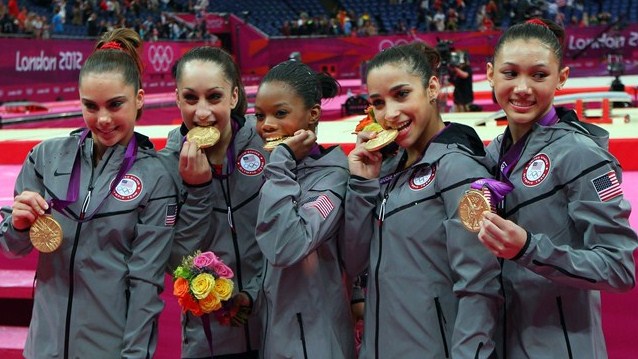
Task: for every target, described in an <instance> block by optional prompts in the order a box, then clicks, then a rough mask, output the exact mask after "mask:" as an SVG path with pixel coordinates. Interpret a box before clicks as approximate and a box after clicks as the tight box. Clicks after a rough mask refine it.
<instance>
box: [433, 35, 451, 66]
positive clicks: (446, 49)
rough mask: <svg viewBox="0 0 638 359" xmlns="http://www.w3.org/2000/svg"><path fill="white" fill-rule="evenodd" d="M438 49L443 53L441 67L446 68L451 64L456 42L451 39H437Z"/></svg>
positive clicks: (440, 53)
mask: <svg viewBox="0 0 638 359" xmlns="http://www.w3.org/2000/svg"><path fill="white" fill-rule="evenodd" d="M436 51H438V52H439V55H441V68H443V69H445V68H447V67H448V65H449V64H450V60H451V56H452V52H453V51H454V44H453V43H452V41H450V40H441V39H438V38H437V39H436Z"/></svg>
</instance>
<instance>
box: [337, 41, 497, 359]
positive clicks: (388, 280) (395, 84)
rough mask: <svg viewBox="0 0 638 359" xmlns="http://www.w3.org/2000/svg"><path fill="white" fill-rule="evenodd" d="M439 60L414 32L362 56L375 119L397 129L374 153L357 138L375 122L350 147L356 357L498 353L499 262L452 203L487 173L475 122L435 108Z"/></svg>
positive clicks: (349, 256)
mask: <svg viewBox="0 0 638 359" xmlns="http://www.w3.org/2000/svg"><path fill="white" fill-rule="evenodd" d="M439 64H440V56H439V54H438V52H437V51H436V50H435V49H433V48H431V47H429V46H428V45H426V44H424V43H421V42H414V43H412V44H409V45H399V46H395V47H391V48H388V49H385V50H384V51H383V52H380V53H379V54H377V55H376V56H375V57H374V58H373V59H372V60H371V61H370V62H368V65H367V70H368V75H367V87H368V93H369V101H370V103H371V104H372V106H373V109H374V116H375V118H376V121H378V124H379V125H381V126H382V127H383V128H384V129H387V130H390V131H392V130H396V131H398V135H397V136H396V138H395V140H394V145H390V146H395V147H394V148H390V150H387V151H385V150H386V149H387V147H386V148H384V149H383V150H382V151H383V152H380V151H369V150H367V149H366V147H365V146H366V143H367V141H368V140H370V139H371V138H372V136H373V135H372V133H373V132H361V133H360V134H359V136H358V138H357V145H356V147H355V149H353V150H352V151H351V152H350V154H349V155H348V161H349V167H350V179H349V182H348V191H347V193H346V200H345V202H344V203H345V236H344V240H343V244H344V252H343V253H344V257H345V258H344V265H345V266H346V268H347V272H348V273H349V274H351V275H352V274H355V275H356V274H359V273H363V272H364V271H365V270H368V269H369V271H368V287H367V288H368V291H367V297H366V305H365V319H364V322H365V323H364V326H365V328H364V332H363V336H364V340H363V346H362V348H361V353H360V354H361V358H364V359H367V358H393V359H394V358H445V357H448V358H491V357H494V356H495V348H496V347H495V343H494V340H493V338H492V336H493V335H494V331H495V327H496V322H497V316H498V312H499V310H500V305H501V303H502V297H501V295H500V285H499V282H498V276H499V274H500V266H499V263H498V261H497V259H496V258H495V257H494V256H493V255H492V254H491V253H490V252H489V251H487V250H486V249H485V248H483V247H482V246H481V244H480V243H479V242H478V240H477V239H476V233H473V232H470V231H468V230H466V229H465V227H464V226H463V225H462V222H461V218H459V214H458V213H457V212H458V210H457V208H458V206H459V201H460V200H461V198H462V196H463V195H464V194H465V193H466V191H468V190H469V189H470V185H471V183H472V181H475V180H479V179H483V178H485V177H488V176H489V172H488V171H487V169H486V168H484V167H483V166H482V165H481V164H480V163H479V161H481V160H482V156H483V155H484V154H485V152H484V149H483V143H482V142H481V139H480V138H479V137H478V135H477V134H476V132H475V131H474V130H473V129H472V128H471V127H468V126H465V125H460V124H450V123H444V122H443V120H442V119H441V115H440V114H439V112H438V106H437V101H436V99H437V96H438V95H439V92H440V90H441V85H440V83H439V79H438V77H437V76H436V71H437V69H438V66H439ZM381 134H383V132H381ZM381 134H379V135H376V133H375V136H384V135H381ZM381 138H384V137H381ZM385 138H386V139H387V137H385ZM384 157H385V158H384ZM408 333H409V334H408Z"/></svg>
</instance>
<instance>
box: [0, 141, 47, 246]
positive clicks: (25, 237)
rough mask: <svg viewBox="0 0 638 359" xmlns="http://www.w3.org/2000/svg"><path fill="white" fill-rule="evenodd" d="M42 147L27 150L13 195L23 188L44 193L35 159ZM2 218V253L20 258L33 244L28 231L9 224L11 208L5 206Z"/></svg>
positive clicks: (0, 238)
mask: <svg viewBox="0 0 638 359" xmlns="http://www.w3.org/2000/svg"><path fill="white" fill-rule="evenodd" d="M41 149H42V147H41V146H36V147H35V148H34V149H32V150H31V152H29V155H28V156H27V158H26V160H25V161H24V164H23V165H22V169H21V170H20V173H19V174H18V177H17V178H16V182H15V187H14V191H13V193H14V196H15V195H18V194H20V193H22V192H23V191H25V190H29V191H33V192H38V193H40V194H41V195H42V196H43V197H44V195H45V193H44V192H45V189H44V184H43V183H42V176H41V175H40V174H39V173H38V170H37V168H36V167H37V165H36V160H37V158H38V156H37V154H38V153H39V152H40V150H41ZM2 212H3V216H4V219H3V220H2V223H1V224H0V249H1V250H2V253H3V254H4V255H5V256H6V257H8V258H20V257H24V256H26V255H27V254H29V253H30V252H31V250H32V249H33V246H32V245H31V241H30V240H29V238H30V237H29V231H28V230H25V231H18V230H16V229H15V228H13V225H12V224H11V221H12V219H11V210H10V208H6V210H3V211H2Z"/></svg>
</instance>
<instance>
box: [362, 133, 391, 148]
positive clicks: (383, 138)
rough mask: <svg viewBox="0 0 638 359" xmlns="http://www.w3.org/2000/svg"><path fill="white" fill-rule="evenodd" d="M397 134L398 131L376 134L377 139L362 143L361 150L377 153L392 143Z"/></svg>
mask: <svg viewBox="0 0 638 359" xmlns="http://www.w3.org/2000/svg"><path fill="white" fill-rule="evenodd" d="M398 134H399V131H397V130H383V131H381V132H377V137H375V138H373V139H371V140H369V141H367V142H366V143H364V144H363V148H365V149H366V150H368V151H378V150H380V149H382V148H383V147H385V146H387V145H389V144H391V143H392V142H394V139H395V138H397V135H398Z"/></svg>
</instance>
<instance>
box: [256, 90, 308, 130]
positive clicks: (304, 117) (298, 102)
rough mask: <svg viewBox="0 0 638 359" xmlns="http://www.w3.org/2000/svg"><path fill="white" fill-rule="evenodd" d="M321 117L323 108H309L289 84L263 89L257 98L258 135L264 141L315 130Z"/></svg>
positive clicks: (258, 92)
mask: <svg viewBox="0 0 638 359" xmlns="http://www.w3.org/2000/svg"><path fill="white" fill-rule="evenodd" d="M320 115H321V108H320V106H319V105H314V106H312V107H311V108H310V109H308V108H306V106H305V104H304V101H303V99H302V98H301V97H300V96H298V95H297V93H296V92H295V91H294V89H292V88H291V87H290V86H288V85H287V84H286V83H285V82H281V81H271V82H266V83H263V84H261V85H260V86H259V90H258V91H257V97H256V98H255V117H256V118H257V133H259V136H261V138H263V139H264V140H275V139H277V138H281V137H285V136H292V135H293V134H294V133H295V132H296V131H297V130H301V129H304V130H305V129H311V130H314V128H315V126H316V124H317V121H318V120H319V117H320Z"/></svg>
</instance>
